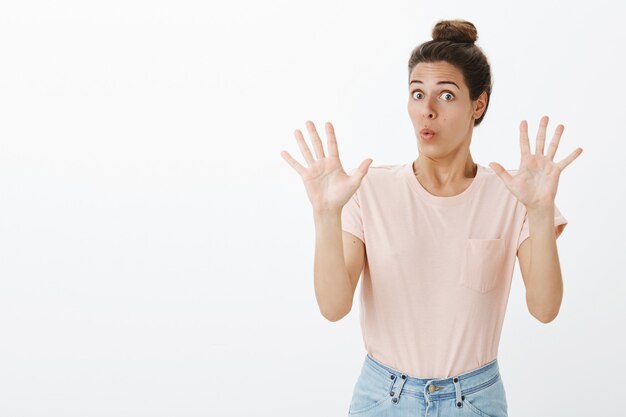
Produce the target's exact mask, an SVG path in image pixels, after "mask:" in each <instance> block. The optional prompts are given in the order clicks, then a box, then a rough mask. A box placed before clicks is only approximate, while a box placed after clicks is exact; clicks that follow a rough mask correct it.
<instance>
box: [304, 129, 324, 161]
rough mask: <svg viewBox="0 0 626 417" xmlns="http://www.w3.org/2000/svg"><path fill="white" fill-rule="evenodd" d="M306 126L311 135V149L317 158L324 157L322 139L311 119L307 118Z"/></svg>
mask: <svg viewBox="0 0 626 417" xmlns="http://www.w3.org/2000/svg"><path fill="white" fill-rule="evenodd" d="M306 127H307V129H309V135H310V136H311V142H312V143H313V149H315V155H316V156H317V159H321V158H325V157H326V155H324V147H323V146H322V140H321V139H320V135H318V134H317V130H315V125H314V124H313V122H312V121H310V120H307V122H306Z"/></svg>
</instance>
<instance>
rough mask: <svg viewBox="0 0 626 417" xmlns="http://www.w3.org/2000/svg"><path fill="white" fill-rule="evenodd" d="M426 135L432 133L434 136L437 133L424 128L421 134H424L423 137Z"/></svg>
mask: <svg viewBox="0 0 626 417" xmlns="http://www.w3.org/2000/svg"><path fill="white" fill-rule="evenodd" d="M426 133H431V134H433V135H434V134H435V132H434V131H432V130H431V129H426V128H424V129H422V130H420V134H422V135H423V134H426Z"/></svg>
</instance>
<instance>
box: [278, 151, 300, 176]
mask: <svg viewBox="0 0 626 417" xmlns="http://www.w3.org/2000/svg"><path fill="white" fill-rule="evenodd" d="M280 156H282V157H283V159H284V160H285V161H287V163H289V165H291V166H292V167H293V169H295V170H296V171H297V172H298V174H300V175H302V174H304V171H306V168H305V167H303V166H302V165H300V163H299V162H298V161H296V160H295V159H293V158H292V157H291V155H289V152H287V151H281V152H280Z"/></svg>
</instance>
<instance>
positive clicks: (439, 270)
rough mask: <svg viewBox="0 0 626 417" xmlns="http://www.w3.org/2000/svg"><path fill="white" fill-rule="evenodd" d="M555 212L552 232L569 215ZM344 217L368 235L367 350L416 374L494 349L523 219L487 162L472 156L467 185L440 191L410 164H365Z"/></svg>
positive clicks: (443, 369)
mask: <svg viewBox="0 0 626 417" xmlns="http://www.w3.org/2000/svg"><path fill="white" fill-rule="evenodd" d="M355 170H356V169H353V170H351V171H350V172H349V174H353V173H354V171H355ZM508 172H509V173H511V174H515V173H516V171H515V170H508ZM555 208H556V207H555ZM554 218H555V226H556V230H555V233H556V236H557V237H558V236H559V235H560V234H561V232H562V231H563V229H564V228H565V225H566V224H567V220H566V219H565V217H563V215H562V214H561V213H560V211H559V209H558V208H556V209H555V216H554ZM341 220H342V228H343V230H345V231H346V232H349V233H351V234H353V235H354V236H356V237H358V238H359V239H361V240H362V241H363V242H364V243H365V250H366V258H365V265H364V270H363V276H362V279H361V281H360V287H361V290H360V322H361V331H362V336H363V342H364V343H365V350H366V351H367V352H368V353H369V354H370V355H371V356H372V357H374V358H375V359H376V360H378V361H379V362H381V363H383V364H385V365H388V366H390V367H392V368H395V369H397V370H400V371H402V372H405V373H406V374H408V375H410V376H414V377H418V378H448V377H451V376H454V375H458V374H461V373H463V372H466V371H469V370H472V369H475V368H478V367H480V366H483V365H485V364H487V363H488V362H490V361H492V360H493V359H495V358H496V357H497V353H498V345H499V342H500V333H501V330H502V323H503V321H504V314H505V311H506V305H507V301H508V297H509V291H510V288H511V278H512V276H513V268H514V266H515V259H516V254H517V249H518V248H519V245H520V244H521V243H522V242H523V241H524V240H525V239H526V238H527V237H529V227H528V222H527V214H526V207H525V206H524V205H523V204H522V203H520V202H519V201H518V200H517V198H516V197H515V196H514V195H513V194H512V193H511V192H510V191H509V190H508V188H506V186H505V185H504V183H503V181H502V180H501V179H500V178H499V177H498V175H497V174H496V173H495V172H494V171H493V170H492V169H491V168H489V167H484V166H482V165H480V164H478V172H477V174H476V177H475V178H474V180H473V181H472V183H471V185H470V186H469V187H468V188H467V189H466V190H465V191H463V192H462V193H460V194H458V195H455V196H451V197H439V196H435V195H433V194H430V193H429V192H428V191H427V190H426V189H425V188H424V187H423V186H422V185H421V184H420V183H419V181H418V180H417V178H415V175H414V173H413V163H412V162H410V163H407V164H403V165H381V166H375V167H374V166H370V168H369V171H368V173H367V175H366V176H365V177H364V178H363V181H362V182H361V185H360V187H359V189H358V190H357V191H356V193H355V194H354V195H353V196H352V198H351V199H350V200H349V201H348V203H346V205H345V206H344V208H343V211H342V214H341Z"/></svg>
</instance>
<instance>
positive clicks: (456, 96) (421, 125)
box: [407, 61, 487, 157]
mask: <svg viewBox="0 0 626 417" xmlns="http://www.w3.org/2000/svg"><path fill="white" fill-rule="evenodd" d="M486 96H487V94H486V93H483V94H482V95H481V96H480V97H479V98H478V100H475V101H473V102H472V100H470V97H469V90H468V88H467V86H466V85H465V83H464V81H463V74H462V73H461V71H460V70H459V69H457V68H456V67H455V66H453V65H452V64H450V63H448V62H445V61H439V62H429V63H426V62H421V63H419V64H417V65H416V66H415V67H413V71H411V77H410V79H409V103H408V106H407V108H408V111H409V117H410V118H411V123H413V130H414V131H415V135H416V137H417V144H418V148H419V150H420V153H425V154H426V155H428V156H433V157H436V156H439V157H442V156H444V155H447V154H451V153H456V152H458V151H460V150H461V149H469V144H470V142H471V138H472V130H473V128H474V119H476V118H479V117H480V116H481V115H482V112H483V110H484V104H485V103H486ZM425 128H426V129H431V130H432V131H434V132H435V134H434V135H433V136H431V137H422V135H421V134H420V131H421V130H422V129H425Z"/></svg>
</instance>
